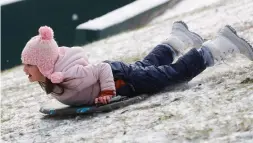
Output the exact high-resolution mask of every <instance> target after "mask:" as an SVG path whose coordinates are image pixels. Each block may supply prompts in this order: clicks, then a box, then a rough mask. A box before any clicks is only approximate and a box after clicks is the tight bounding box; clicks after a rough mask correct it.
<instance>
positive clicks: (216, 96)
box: [1, 0, 253, 143]
mask: <svg viewBox="0 0 253 143" xmlns="http://www.w3.org/2000/svg"><path fill="white" fill-rule="evenodd" d="M192 4H193V5H195V6H191V5H192ZM252 7H253V1H251V0H223V1H218V0H209V1H205V3H204V2H201V1H198V0H185V1H182V2H181V3H179V4H178V6H177V7H175V8H173V9H171V10H168V11H167V12H166V13H165V14H164V15H162V16H160V17H159V18H157V19H156V20H154V21H153V22H151V23H150V24H149V25H148V26H146V27H143V28H141V29H139V30H136V31H132V32H127V33H123V34H120V35H116V36H114V37H110V38H107V39H105V40H101V41H98V42H95V43H92V44H90V45H87V46H85V47H84V49H85V50H86V51H87V53H88V55H89V56H90V60H91V61H92V62H97V61H102V60H105V59H117V60H118V59H122V60H126V61H128V62H130V61H133V60H135V59H139V58H141V57H143V55H145V53H147V52H148V51H150V50H151V49H152V47H154V46H155V45H156V44H158V43H159V42H160V41H162V40H164V39H165V38H166V37H167V35H168V33H169V32H170V27H171V25H172V23H173V21H176V20H184V21H185V22H186V23H187V24H188V25H189V28H190V29H191V30H193V31H195V32H197V33H199V34H200V35H202V36H203V37H204V38H211V37H213V36H215V34H216V32H217V31H218V29H219V28H220V27H222V26H224V25H226V24H230V25H232V26H233V27H235V28H236V29H237V30H238V33H239V35H243V36H244V37H245V38H246V39H249V41H250V43H252V42H253V40H252V39H253V34H252V33H253V9H252ZM1 82H2V86H1V88H2V102H1V106H2V108H1V112H2V115H1V126H2V127H1V135H2V138H1V140H2V141H3V142H24V143H27V142H94V143H97V142H103V143H104V142H108V143H109V142H110V143H111V142H115V143H123V142H127V143H129V142H130V143H131V142H133V143H136V142H152V143H153V142H155V143H158V142H161V143H167V142H210V143H217V142H222V143H224V142H243V143H245V142H246V143H247V142H248V143H250V142H253V110H252V109H253V104H252V103H253V63H252V62H250V61H248V60H247V59H246V58H244V57H242V56H239V57H237V58H233V59H231V60H229V61H226V62H225V63H222V64H220V65H217V66H216V67H213V68H209V69H207V70H205V71H204V72H203V73H202V74H200V75H199V76H198V77H196V78H195V79H193V80H192V81H191V82H190V83H189V86H180V87H174V88H172V89H171V90H170V91H166V92H162V93H159V94H157V95H155V96H153V97H151V98H149V99H148V100H146V101H144V102H142V103H139V104H135V105H131V106H128V107H126V108H123V109H119V110H116V111H113V112H110V113H105V114H98V115H93V116H88V117H84V116H80V117H76V118H65V119H52V118H49V119H48V118H43V115H42V114H40V113H39V112H38V110H39V107H40V105H42V104H43V103H47V102H48V100H49V99H52V98H51V97H50V96H47V95H45V94H44V93H43V92H42V91H41V89H40V88H39V86H38V85H36V84H30V83H28V81H27V77H26V76H25V75H24V74H23V72H22V67H17V68H14V69H11V70H9V71H6V72H4V73H2V79H1Z"/></svg>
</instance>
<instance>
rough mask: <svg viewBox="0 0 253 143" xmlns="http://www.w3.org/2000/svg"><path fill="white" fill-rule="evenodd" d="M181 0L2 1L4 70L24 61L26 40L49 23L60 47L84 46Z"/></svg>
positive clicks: (135, 25) (141, 22)
mask: <svg viewBox="0 0 253 143" xmlns="http://www.w3.org/2000/svg"><path fill="white" fill-rule="evenodd" d="M178 1H179V0H153V1H145V0H106V1H105V0H71V1H70V0H1V1H0V4H1V35H2V36H1V51H2V52H1V54H2V55H1V56H2V57H1V71H2V70H5V69H9V68H12V67H14V66H16V65H20V64H21V60H20V54H21V52H22V49H23V48H24V46H25V44H26V42H27V41H28V40H29V39H30V38H31V37H32V36H35V35H37V34H38V29H39V27H40V26H43V25H48V26H50V27H52V28H53V30H54V32H55V39H56V41H57V42H58V44H59V46H68V47H71V46H82V45H84V44H87V43H90V42H93V41H95V40H99V39H102V38H105V37H108V36H110V35H113V34H117V33H120V32H122V31H126V30H131V29H135V28H138V27H140V26H142V25H145V24H146V23H148V22H149V21H150V20H151V19H152V18H154V17H156V16H158V15H160V14H162V13H163V12H164V11H165V10H166V9H167V8H168V7H170V6H172V5H174V4H175V3H177V2H178Z"/></svg>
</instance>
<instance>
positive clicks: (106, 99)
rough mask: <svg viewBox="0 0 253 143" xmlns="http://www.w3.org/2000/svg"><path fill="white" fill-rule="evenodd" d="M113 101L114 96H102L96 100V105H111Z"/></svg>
mask: <svg viewBox="0 0 253 143" xmlns="http://www.w3.org/2000/svg"><path fill="white" fill-rule="evenodd" d="M111 99H112V95H105V96H100V97H98V98H96V99H95V104H98V103H102V104H108V103H110V100H111Z"/></svg>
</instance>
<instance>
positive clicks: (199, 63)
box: [128, 48, 206, 94]
mask: <svg viewBox="0 0 253 143" xmlns="http://www.w3.org/2000/svg"><path fill="white" fill-rule="evenodd" d="M205 69H206V65H205V63H204V59H203V57H202V56H201V54H200V53H199V52H198V51H197V50H196V49H195V48H193V49H191V50H190V51H189V52H188V53H186V54H185V55H184V56H182V57H181V58H179V59H178V61H177V62H175V63H174V64H170V65H163V66H158V67H156V66H148V67H145V68H140V67H136V66H134V65H130V67H129V72H128V81H129V82H130V83H131V84H132V85H133V87H134V89H135V92H136V93H137V94H142V93H154V92H158V91H160V90H162V89H164V88H165V87H168V86H170V85H174V84H176V83H182V82H187V81H190V80H191V79H192V78H194V77H195V76H197V75H198V74H199V73H201V72H202V71H203V70H205Z"/></svg>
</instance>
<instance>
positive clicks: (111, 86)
mask: <svg viewBox="0 0 253 143" xmlns="http://www.w3.org/2000/svg"><path fill="white" fill-rule="evenodd" d="M95 68H96V69H97V70H95V71H96V72H97V73H96V77H97V79H98V80H99V82H100V88H101V91H105V90H113V91H115V83H114V78H113V74H112V69H111V66H110V65H109V64H108V63H99V64H96V65H95Z"/></svg>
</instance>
